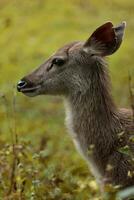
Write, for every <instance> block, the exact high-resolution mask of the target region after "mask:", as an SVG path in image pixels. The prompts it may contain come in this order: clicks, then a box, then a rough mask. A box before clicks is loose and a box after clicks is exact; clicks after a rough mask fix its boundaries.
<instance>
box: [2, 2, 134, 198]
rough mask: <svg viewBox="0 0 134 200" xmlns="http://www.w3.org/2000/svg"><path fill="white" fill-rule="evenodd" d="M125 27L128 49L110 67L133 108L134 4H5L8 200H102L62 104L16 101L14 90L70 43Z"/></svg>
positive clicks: (122, 99) (118, 93)
mask: <svg viewBox="0 0 134 200" xmlns="http://www.w3.org/2000/svg"><path fill="white" fill-rule="evenodd" d="M123 20H126V21H127V29H126V35H125V38H124V42H123V44H122V46H121V48H120V50H119V51H118V52H117V53H116V54H115V55H113V56H111V58H109V62H110V71H111V77H112V83H113V96H114V97H115V100H116V102H117V103H118V105H121V106H123V105H124V106H126V105H127V106H128V105H129V101H128V99H129V92H128V71H130V74H131V76H132V77H133V75H134V36H133V35H134V1H133V0H127V1H126V0H100V1H99V0H68V1H64V0H16V1H15V0H0V86H1V89H0V199H1V200H3V199H4V198H5V199H13V200H15V199H27V200H35V199H37V200H42V199H43V200H52V199H54V200H89V199H92V200H97V199H98V200H99V196H100V194H99V192H98V188H97V186H96V184H95V182H94V179H93V177H92V176H91V175H90V174H89V172H88V168H87V166H86V164H85V163H84V161H83V160H82V159H81V158H80V156H79V155H78V154H77V152H76V151H75V149H74V146H73V143H72V141H71V140H70V138H69V136H68V135H67V133H66V129H65V127H64V120H63V119H64V111H63V110H64V109H63V106H62V103H61V99H60V98H58V97H46V96H42V97H36V98H33V99H30V98H27V97H25V96H23V95H22V94H17V95H16V94H14V93H15V88H14V86H15V85H16V82H17V81H18V80H19V79H20V78H22V77H23V75H25V74H27V73H28V72H30V71H31V70H32V69H33V68H35V67H37V66H38V65H39V64H40V63H42V62H43V61H44V60H45V58H47V57H48V56H49V55H51V53H53V52H54V51H56V49H57V48H59V47H61V46H62V45H64V44H65V43H67V42H70V41H73V40H85V39H87V37H88V36H89V35H90V34H91V33H92V31H93V30H94V29H96V27H97V26H99V25H101V24H103V23H104V22H106V21H112V22H113V23H114V24H118V23H120V22H121V21H123ZM10 129H11V130H10ZM15 135H17V141H16V136H15ZM13 144H14V146H13Z"/></svg>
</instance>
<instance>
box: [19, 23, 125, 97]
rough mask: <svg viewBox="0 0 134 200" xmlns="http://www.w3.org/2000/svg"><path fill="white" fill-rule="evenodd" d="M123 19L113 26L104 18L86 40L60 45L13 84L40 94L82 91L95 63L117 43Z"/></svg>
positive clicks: (120, 35)
mask: <svg viewBox="0 0 134 200" xmlns="http://www.w3.org/2000/svg"><path fill="white" fill-rule="evenodd" d="M125 25H126V23H125V22H122V23H121V24H120V25H118V26H117V27H114V26H113V24H112V23H111V22H107V23H105V24H103V25H102V26H100V27H99V28H97V29H96V30H95V32H93V34H92V35H91V36H90V37H89V39H88V40H87V41H86V42H79V41H78V42H73V43H70V44H67V45H65V46H64V47H62V48H60V49H59V50H58V51H57V52H56V53H55V54H54V55H52V56H51V57H50V58H49V59H48V60H46V61H45V62H44V63H43V64H42V65H41V66H39V67H38V68H37V69H36V70H35V71H33V72H32V73H30V74H28V75H27V76H25V77H24V78H22V79H21V80H20V81H19V82H18V85H17V89H18V91H19V92H23V93H24V94H25V95H27V96H37V95H41V94H52V95H64V96H66V95H69V94H70V93H71V94H72V93H76V92H77V91H79V92H83V91H85V90H86V89H87V88H88V87H89V84H90V81H91V80H90V74H91V73H92V70H95V65H96V64H97V63H99V62H103V61H104V58H105V57H106V56H109V55H111V54H113V53H114V52H115V51H116V50H117V49H118V48H119V47H120V45H121V42H122V38H123V34H124V29H125Z"/></svg>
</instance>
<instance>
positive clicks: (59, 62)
mask: <svg viewBox="0 0 134 200" xmlns="http://www.w3.org/2000/svg"><path fill="white" fill-rule="evenodd" d="M64 63H65V60H63V59H62V58H54V59H53V61H52V65H57V66H62V65H64Z"/></svg>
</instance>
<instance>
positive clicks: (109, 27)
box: [83, 22, 126, 56]
mask: <svg viewBox="0 0 134 200" xmlns="http://www.w3.org/2000/svg"><path fill="white" fill-rule="evenodd" d="M125 27H126V22H122V23H121V24H119V25H118V26H116V27H114V26H113V24H112V23H111V22H107V23H105V24H103V25H102V26H100V27H99V28H97V29H96V30H95V32H93V34H92V35H91V36H90V38H89V39H88V40H87V41H86V42H85V44H84V46H83V50H84V51H86V52H91V53H93V54H96V55H97V54H98V55H101V56H108V55H111V54H113V53H114V52H115V51H116V50H117V49H118V48H119V47H120V45H121V43H122V39H123V35H124V30H125Z"/></svg>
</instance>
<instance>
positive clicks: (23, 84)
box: [17, 80, 27, 91]
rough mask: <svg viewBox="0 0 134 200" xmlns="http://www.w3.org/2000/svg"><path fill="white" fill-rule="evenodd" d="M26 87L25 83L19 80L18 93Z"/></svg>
mask: <svg viewBox="0 0 134 200" xmlns="http://www.w3.org/2000/svg"><path fill="white" fill-rule="evenodd" d="M26 85H27V82H26V81H24V80H20V81H19V82H18V84H17V90H18V91H20V90H21V89H22V88H24V87H25V86H26Z"/></svg>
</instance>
